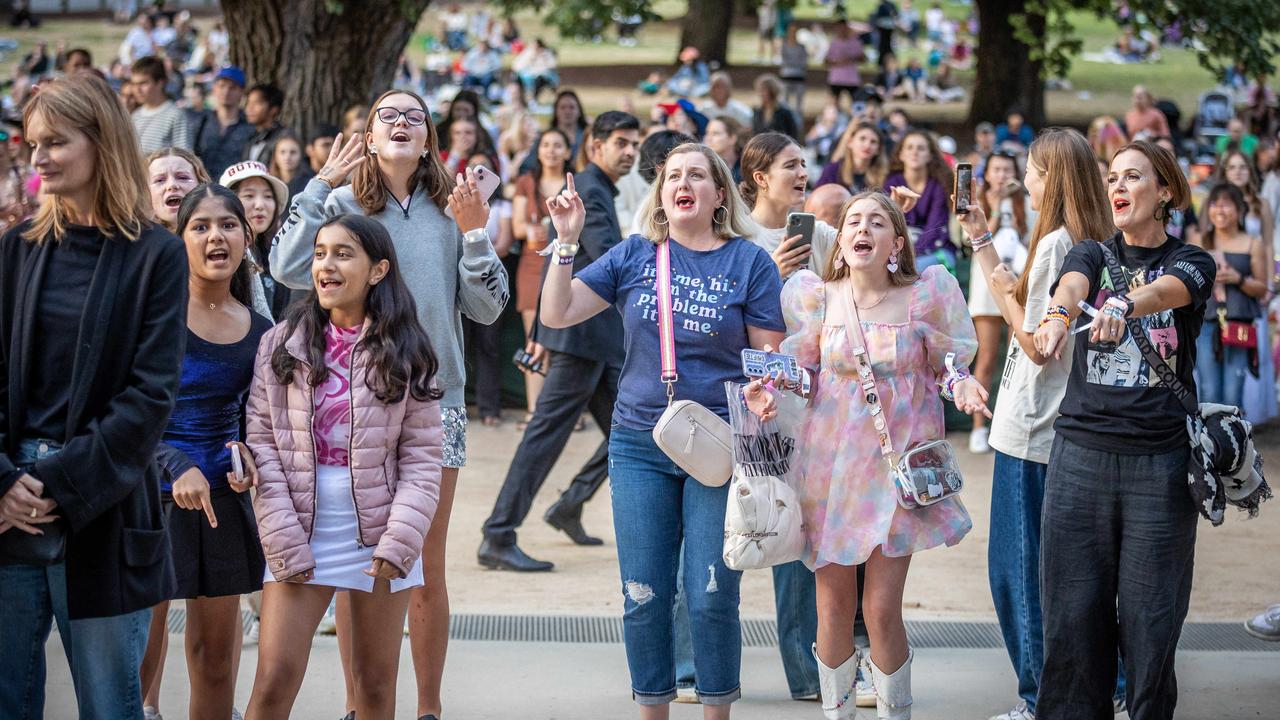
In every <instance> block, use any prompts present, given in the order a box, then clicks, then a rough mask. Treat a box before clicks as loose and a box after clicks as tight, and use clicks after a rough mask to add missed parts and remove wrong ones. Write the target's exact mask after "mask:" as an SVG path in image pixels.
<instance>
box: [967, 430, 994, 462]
mask: <svg viewBox="0 0 1280 720" xmlns="http://www.w3.org/2000/svg"><path fill="white" fill-rule="evenodd" d="M990 437H991V428H988V427H980V428H974V429H973V432H971V433H969V452H971V453H973V454H975V455H983V454H985V453H989V452H991V445H990V444H988V443H987V439H988V438H990Z"/></svg>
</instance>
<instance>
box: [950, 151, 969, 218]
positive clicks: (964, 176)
mask: <svg viewBox="0 0 1280 720" xmlns="http://www.w3.org/2000/svg"><path fill="white" fill-rule="evenodd" d="M972 187H973V165H972V164H971V163H967V162H962V163H956V186H955V191H954V195H955V198H956V215H967V214H968V213H969V204H970V203H971V202H973V198H972V197H970V194H969V191H970V188H972Z"/></svg>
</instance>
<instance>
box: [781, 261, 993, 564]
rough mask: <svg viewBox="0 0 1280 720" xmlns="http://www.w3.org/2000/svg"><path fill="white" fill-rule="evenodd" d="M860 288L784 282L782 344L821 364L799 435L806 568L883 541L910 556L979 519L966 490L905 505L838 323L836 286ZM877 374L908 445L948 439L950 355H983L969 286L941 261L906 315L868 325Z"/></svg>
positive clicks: (894, 431) (853, 560) (808, 276)
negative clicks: (832, 308)
mask: <svg viewBox="0 0 1280 720" xmlns="http://www.w3.org/2000/svg"><path fill="white" fill-rule="evenodd" d="M837 291H839V292H850V289H849V286H848V284H847V281H845V282H838V283H833V284H825V285H824V283H823V282H822V280H821V279H820V278H819V277H818V276H817V275H815V274H813V273H812V272H810V271H808V270H802V271H800V272H798V273H797V274H796V275H795V276H794V277H792V278H791V279H790V280H789V281H788V282H787V284H786V286H784V287H783V290H782V310H783V314H784V316H785V318H786V322H787V339H786V340H785V341H784V342H783V343H782V348H781V350H782V352H784V353H788V354H791V355H795V356H796V357H797V358H798V359H799V361H800V364H801V365H803V366H804V367H807V368H811V369H814V370H816V375H815V376H816V378H817V379H816V383H815V391H814V396H813V403H812V409H811V411H810V413H809V415H808V417H807V418H806V420H805V422H804V425H803V429H802V430H801V436H800V441H799V447H800V450H799V456H798V463H799V466H798V467H799V475H798V477H799V478H800V488H799V489H800V505H801V512H802V514H803V517H804V525H805V535H806V540H807V541H808V542H807V551H806V555H805V557H804V558H803V559H804V561H805V564H806V565H808V566H809V567H810V568H811V569H814V570H816V569H818V568H820V567H823V566H824V565H830V564H833V563H834V564H836V565H858V564H860V563H863V562H865V561H866V560H867V558H868V557H870V555H871V552H872V551H873V550H875V549H876V547H881V548H882V553H883V554H884V555H886V556H888V557H901V556H904V555H910V554H912V553H915V552H918V551H920V550H925V549H928V548H931V547H936V546H938V545H941V544H943V543H945V544H947V545H954V544H956V543H958V542H960V539H961V538H963V537H964V536H965V534H966V533H968V532H969V530H970V528H972V527H973V522H972V521H971V520H970V519H969V513H968V511H966V510H965V508H964V504H963V503H962V502H961V501H960V499H959V498H958V497H953V498H949V499H947V500H943V501H942V502H939V503H937V504H935V505H931V506H929V507H925V508H919V509H916V510H905V509H903V508H902V507H900V506H899V505H898V502H897V498H896V493H895V490H894V482H893V478H892V476H891V475H890V473H889V468H888V464H887V463H886V462H885V459H884V457H883V456H882V455H881V453H880V445H879V440H878V434H877V432H876V429H875V426H874V425H873V418H872V415H871V412H870V408H869V407H868V405H867V403H866V401H865V400H864V399H863V395H862V389H861V387H860V385H859V383H858V374H857V370H856V367H855V364H854V357H853V349H854V347H855V345H856V338H855V339H854V340H850V337H849V334H848V333H847V332H846V329H845V327H844V325H843V324H842V323H843V320H842V319H841V318H839V317H833V318H831V320H830V324H829V323H828V322H827V319H826V293H827V292H837ZM862 332H863V336H864V337H865V338H866V343H867V349H868V353H869V355H870V358H871V365H872V370H873V371H874V373H875V376H876V386H877V390H878V392H879V393H880V401H881V404H882V405H883V407H884V411H885V414H886V416H887V418H888V422H889V430H890V438H891V439H892V441H893V447H894V449H895V450H896V451H898V452H902V451H903V450H904V449H906V448H907V447H909V446H910V445H912V444H914V443H916V442H920V441H923V440H937V439H939V438H942V437H943V433H944V425H943V405H942V403H943V400H942V398H941V396H940V395H939V391H940V387H941V381H942V379H943V378H944V377H945V375H946V373H947V370H946V366H945V361H944V358H945V357H946V355H947V353H952V352H953V353H955V354H956V366H957V367H959V366H962V365H965V366H967V365H968V364H969V363H970V362H972V360H973V356H974V353H975V352H976V351H977V347H978V343H977V338H976V335H975V333H974V329H973V321H972V320H971V319H970V318H969V312H968V305H967V304H966V303H965V300H964V295H963V294H962V293H961V292H960V286H959V285H958V284H957V283H956V280H955V278H953V277H952V276H951V275H950V274H949V273H947V271H946V270H945V269H943V268H942V267H940V266H933V267H929V268H926V269H925V270H924V272H923V273H922V275H921V277H920V279H918V280H917V281H916V282H915V284H914V285H913V286H912V288H911V300H910V310H909V313H908V320H907V322H905V323H883V322H870V321H863V323H862Z"/></svg>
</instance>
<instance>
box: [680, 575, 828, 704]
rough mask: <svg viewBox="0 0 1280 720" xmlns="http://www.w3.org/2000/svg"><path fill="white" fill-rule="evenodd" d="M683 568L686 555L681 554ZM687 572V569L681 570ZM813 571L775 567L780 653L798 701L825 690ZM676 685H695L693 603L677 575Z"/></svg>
mask: <svg viewBox="0 0 1280 720" xmlns="http://www.w3.org/2000/svg"><path fill="white" fill-rule="evenodd" d="M680 557H681V563H682V565H681V567H683V561H684V555H683V553H682V554H681V556H680ZM680 572H681V574H683V573H684V571H683V570H681V571H680ZM817 592H818V591H817V585H816V583H815V582H814V579H813V572H812V571H810V570H809V568H807V567H805V566H804V563H802V562H800V561H796V562H791V563H786V564H783V565H775V566H774V567H773V604H774V607H775V608H776V609H777V617H778V653H779V654H780V655H781V656H782V671H783V672H784V673H786V676H787V689H788V690H790V692H791V697H792V698H793V699H795V700H802V699H804V698H810V697H813V696H814V695H817V694H818V693H819V692H821V690H822V688H821V687H820V686H819V685H818V661H817V659H816V658H815V657H814V656H813V649H812V648H813V643H814V642H816V641H817V637H818V595H817ZM675 652H676V687H681V688H687V687H693V686H694V684H695V683H694V668H693V639H692V637H691V634H690V632H689V605H688V602H687V601H686V600H685V595H684V586H683V583H681V582H680V579H679V576H677V577H676V608H675Z"/></svg>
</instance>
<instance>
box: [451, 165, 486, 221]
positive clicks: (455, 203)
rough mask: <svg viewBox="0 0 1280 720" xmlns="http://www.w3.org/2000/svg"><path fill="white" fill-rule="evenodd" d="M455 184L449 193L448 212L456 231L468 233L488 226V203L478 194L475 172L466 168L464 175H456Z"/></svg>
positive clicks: (478, 187) (478, 188) (481, 194)
mask: <svg viewBox="0 0 1280 720" xmlns="http://www.w3.org/2000/svg"><path fill="white" fill-rule="evenodd" d="M456 182H457V184H456V185H454V187H453V192H451V193H449V210H450V211H451V212H453V220H454V222H456V223H458V229H459V230H461V231H462V232H464V233H465V232H469V231H471V230H476V229H479V228H482V227H484V226H486V225H488V224H489V203H488V201H487V199H486V198H485V197H484V195H483V193H481V192H480V186H479V184H478V182H477V181H476V171H475V170H473V169H471V168H467V171H466V174H465V175H463V174H462V173H458V177H457V181H456Z"/></svg>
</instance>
